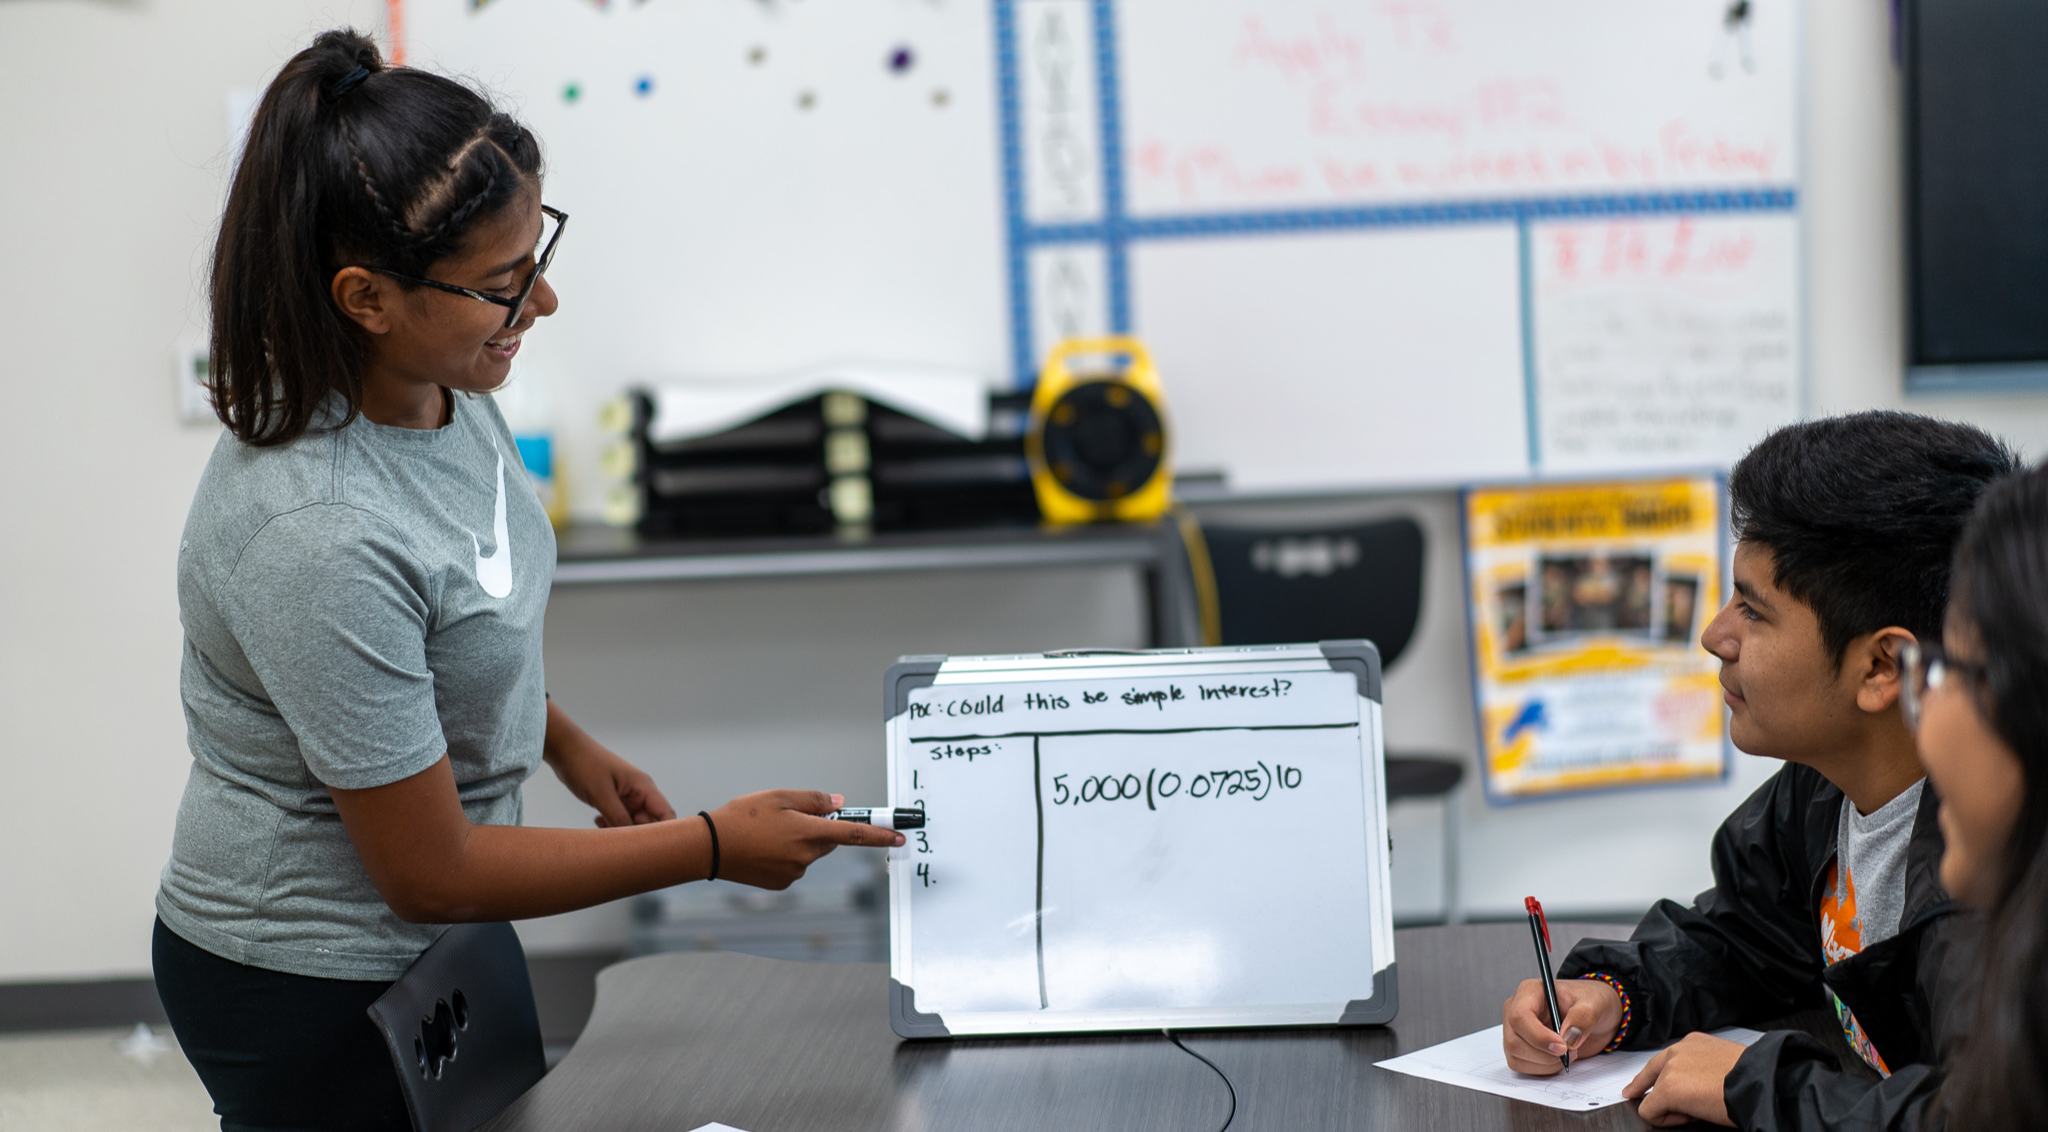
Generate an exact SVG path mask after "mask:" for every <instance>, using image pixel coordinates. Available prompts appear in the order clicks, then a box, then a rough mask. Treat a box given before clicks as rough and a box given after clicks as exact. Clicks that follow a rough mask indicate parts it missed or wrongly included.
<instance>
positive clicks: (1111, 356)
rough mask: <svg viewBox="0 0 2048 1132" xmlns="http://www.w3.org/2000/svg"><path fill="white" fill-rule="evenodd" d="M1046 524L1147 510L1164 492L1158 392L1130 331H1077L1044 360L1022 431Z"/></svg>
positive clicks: (1162, 408)
mask: <svg viewBox="0 0 2048 1132" xmlns="http://www.w3.org/2000/svg"><path fill="white" fill-rule="evenodd" d="M1024 452H1025V455H1026V456H1028V457H1029V458H1030V461H1031V485H1032V487H1033V488H1034V489H1035V490H1036V491H1037V493H1038V509H1039V511H1040V513H1041V514H1043V515H1044V516H1045V521H1046V522H1048V523H1088V522H1101V521H1119V522H1134V521H1140V520H1145V519H1156V518H1158V517H1159V516H1160V515H1162V514H1165V512H1166V508H1167V505H1168V504H1169V503H1170V502H1171V501H1172V500H1171V495H1172V488H1173V467H1172V462H1171V461H1170V460H1168V458H1167V456H1168V449H1167V441H1166V401H1165V399H1164V398H1163V397H1162V396H1161V391H1160V386H1159V372H1158V371H1157V370H1155V369H1154V368H1152V356H1151V354H1149V353H1147V352H1146V350H1145V346H1144V344H1143V343H1141V342H1139V341H1138V340H1137V339H1135V338H1076V339H1073V340H1070V341H1067V342H1063V343H1061V344H1060V345H1059V347H1058V348H1056V349H1054V350H1053V352H1052V356H1051V357H1050V358H1048V359H1046V363H1045V369H1044V371H1043V372H1041V373H1040V374H1039V375H1038V389H1037V391H1036V392H1035V393H1034V394H1033V395H1032V398H1031V427H1030V429H1029V431H1027V432H1026V433H1025V436H1024Z"/></svg>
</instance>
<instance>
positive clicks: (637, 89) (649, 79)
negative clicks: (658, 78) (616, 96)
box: [633, 75, 654, 98]
mask: <svg viewBox="0 0 2048 1132" xmlns="http://www.w3.org/2000/svg"><path fill="white" fill-rule="evenodd" d="M633 93H634V94H637V95H639V96H640V97H642V98H646V97H647V96H648V95H650V94H653V93H654V76H653V75H641V76H640V79H639V81H638V82H635V83H634V84H633Z"/></svg>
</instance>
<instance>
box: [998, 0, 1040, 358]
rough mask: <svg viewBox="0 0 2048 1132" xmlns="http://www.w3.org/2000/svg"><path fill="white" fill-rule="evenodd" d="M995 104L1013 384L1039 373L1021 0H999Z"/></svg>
mask: <svg viewBox="0 0 2048 1132" xmlns="http://www.w3.org/2000/svg"><path fill="white" fill-rule="evenodd" d="M995 25H996V105H997V106H998V107H1000V108H1001V112H1002V147H1003V224H1004V230H1005V237H1006V239H1007V240H1008V243H1009V252H1010V263H1009V269H1010V366H1011V369H1012V370H1013V371H1014V372H1012V373H1011V375H1010V387H1011V388H1013V389H1028V388H1030V387H1031V384H1032V381H1033V379H1034V377H1035V376H1036V374H1037V372H1038V360H1037V358H1035V357H1034V356H1033V350H1032V348H1031V234H1030V231H1029V228H1028V224H1027V221H1026V219H1025V216H1024V150H1023V140H1022V136H1023V130H1024V127H1023V121H1022V118H1023V115H1022V113H1021V112H1020V110H1019V109H1018V105H1017V5H1016V0H995Z"/></svg>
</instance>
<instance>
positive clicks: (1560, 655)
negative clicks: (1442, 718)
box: [1465, 475, 1728, 802]
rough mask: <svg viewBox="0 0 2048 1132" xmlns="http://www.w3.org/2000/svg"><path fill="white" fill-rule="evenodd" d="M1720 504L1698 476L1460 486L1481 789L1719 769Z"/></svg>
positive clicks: (1723, 769) (1639, 781)
mask: <svg viewBox="0 0 2048 1132" xmlns="http://www.w3.org/2000/svg"><path fill="white" fill-rule="evenodd" d="M1721 510H1722V508H1721V484H1720V481H1719V480H1718V479H1717V478H1716V477H1714V476H1711V475H1708V476H1696V477H1695V476H1687V477H1678V478H1666V479H1654V480H1635V481H1621V482H1606V483H1579V484H1541V485H1524V486H1517V487H1500V488H1475V489H1472V490H1470V491H1467V492H1466V493H1465V565H1466V579H1467V583H1468V585H1469V586H1470V593H1469V594H1468V595H1467V601H1468V602H1469V608H1470V611H1471V613H1470V620H1471V627H1472V656H1473V679H1474V685H1475V687H1474V691H1475V693H1476V695H1477V697H1478V702H1479V727H1480V766H1481V768H1482V770H1483V772H1484V775H1485V779H1486V793H1487V797H1488V798H1489V799H1490V800H1493V801H1496V802H1505V801H1514V800H1523V799H1528V798H1534V797H1541V796H1547V795H1555V794H1561V793H1566V792H1570V791H1579V790H1598V789H1607V788H1611V787H1616V786H1640V785H1650V784H1653V783H1669V782H1679V781H1686V780H1698V779H1718V778H1721V777H1722V776H1723V775H1724V774H1726V773H1727V767H1728V746H1727V741H1726V732H1725V727H1726V723H1725V720H1724V718H1723V716H1724V713H1723V712H1722V710H1721V687H1720V683H1719V680H1718V674H1719V671H1720V666H1719V664H1718V663H1717V662H1716V661H1715V660H1714V658H1713V657H1712V656H1710V655H1708V654H1707V653H1706V651H1705V650H1703V649H1701V648H1700V645H1699V637H1700V631H1701V630H1702V629H1703V628H1704V627H1705V625H1706V622H1707V620H1708V619H1710V618H1711V617H1713V615H1714V612H1715V611H1716V610H1717V609H1718V608H1719V607H1720V604H1721V585H1722V580H1721V556H1722V549H1723V544H1722V531H1723V520H1722V514H1721Z"/></svg>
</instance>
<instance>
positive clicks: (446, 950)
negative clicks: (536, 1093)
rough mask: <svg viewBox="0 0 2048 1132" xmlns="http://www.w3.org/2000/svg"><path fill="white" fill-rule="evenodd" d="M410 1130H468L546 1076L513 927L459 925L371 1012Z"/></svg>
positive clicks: (523, 956)
mask: <svg viewBox="0 0 2048 1132" xmlns="http://www.w3.org/2000/svg"><path fill="white" fill-rule="evenodd" d="M370 1020H371V1021H372V1022H374V1023H376V1026H377V1029H378V1031H379V1032H381V1033H382V1034H383V1035H384V1044H385V1047H386V1048H388V1049H389V1050H390V1051H391V1063H392V1065H393V1067H395V1068H396V1070H397V1071H398V1082H399V1086H400V1088H402V1089H403V1090H404V1091H405V1104H406V1108H407V1109H408V1110H410V1112H411V1113H412V1125H413V1128H414V1129H415V1130H416V1132H470V1129H472V1128H475V1127H476V1126H478V1125H480V1124H482V1123H483V1122H484V1121H486V1120H489V1119H490V1118H491V1117H493V1116H496V1115H497V1114H498V1113H499V1112H501V1111H503V1110H504V1108H505V1106H506V1105H509V1104H511V1103H512V1102H513V1101H515V1100H517V1099H519V1096H520V1094H522V1093H524V1092H525V1091H526V1090H528V1089H530V1088H532V1087H533V1084H534V1082H536V1081H538V1080H540V1079H541V1077H542V1075H543V1074H545V1073H546V1072H547V1059H546V1055H545V1054H544V1053H543V1052H542V1050H541V1038H540V1015H539V1013H538V1012H537V1011H536V1010H535V1008H534V1004H533V984H532V983H531V981H529V979H528V977H527V973H526V952H525V951H524V949H522V948H521V947H520V946H519V936H518V935H517V934H516V933H514V932H513V930H512V925H510V924H503V923H499V924H457V925H456V926H454V927H452V928H449V929H448V930H447V931H446V932H444V933H443V934H442V936H441V938H440V939H439V940H437V941H435V943H434V946H432V947H430V948H428V949H427V950H426V952H425V953H424V954H422V955H421V956H420V957H419V959H418V960H417V961H416V962H414V963H413V965H412V968H411V969H410V970H408V971H407V972H406V973H405V977H404V978H401V979H399V980H398V981H397V982H396V983H393V984H392V986H391V989H390V990H388V991H386V992H384V995H383V997H381V998H379V999H378V1000H377V1001H376V1002H375V1003H372V1004H371V1006H370Z"/></svg>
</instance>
